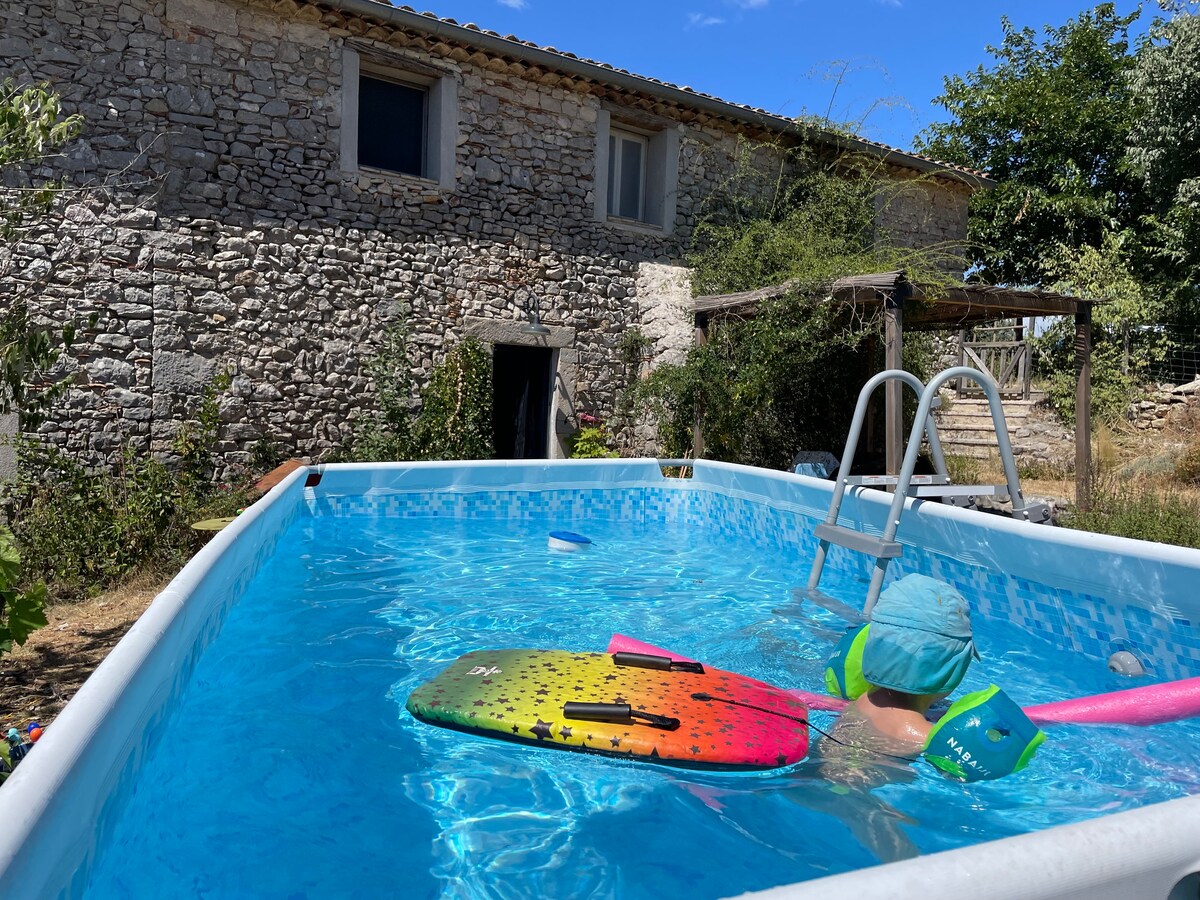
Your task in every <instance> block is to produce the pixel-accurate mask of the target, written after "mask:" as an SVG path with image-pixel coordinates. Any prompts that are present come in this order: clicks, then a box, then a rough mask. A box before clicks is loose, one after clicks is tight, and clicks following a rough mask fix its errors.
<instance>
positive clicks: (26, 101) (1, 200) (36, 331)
mask: <svg viewBox="0 0 1200 900" xmlns="http://www.w3.org/2000/svg"><path fill="white" fill-rule="evenodd" d="M81 124H82V120H81V118H80V117H79V116H64V115H63V111H62V104H61V102H60V101H59V98H58V95H57V94H55V93H54V92H52V91H51V90H50V89H49V88H48V87H46V86H44V85H34V86H21V85H18V84H17V83H15V82H13V81H11V80H5V81H0V243H8V242H11V241H12V240H14V239H15V238H17V237H18V236H19V235H20V234H21V232H22V231H23V230H24V229H25V228H27V227H29V225H30V224H31V223H32V222H34V221H36V219H37V218H38V217H39V216H41V215H44V214H45V213H46V212H48V211H49V209H50V207H51V205H52V204H53V202H54V198H55V196H56V195H57V194H58V192H59V190H60V189H61V188H62V183H61V182H60V181H56V180H53V179H48V178H43V177H39V174H38V173H39V170H40V169H41V168H42V167H44V166H46V165H47V164H48V163H49V162H50V161H51V160H52V158H53V156H54V155H55V154H56V153H57V152H58V150H59V149H60V148H61V147H62V146H63V145H64V144H66V143H67V142H68V141H70V140H72V139H73V138H74V137H75V136H76V135H77V134H78V133H79V129H80V127H81ZM8 300H9V302H8V303H7V304H6V306H7V308H6V309H5V310H3V311H2V312H0V413H7V412H10V411H11V410H12V409H13V408H14V407H15V408H16V409H17V410H18V411H19V412H20V414H21V417H22V420H21V423H20V428H21V430H26V429H30V428H33V427H35V426H36V425H37V424H38V422H39V421H40V419H41V415H42V413H43V411H44V409H45V408H46V407H47V406H48V405H49V403H50V402H51V401H53V399H54V398H55V396H57V394H58V393H61V391H62V390H63V389H65V388H63V387H57V386H55V385H54V384H53V382H52V379H51V378H50V377H49V372H50V369H51V368H52V367H53V365H54V363H55V362H56V361H57V359H58V356H59V352H60V349H61V348H62V347H65V346H69V345H70V343H71V340H72V339H73V338H74V334H75V329H74V326H68V327H67V328H66V329H64V331H63V333H62V335H61V341H60V338H59V336H58V335H55V334H53V333H52V332H50V331H48V330H46V329H44V328H39V327H37V326H36V325H35V324H34V322H33V321H32V318H31V316H30V310H29V302H28V298H27V297H25V296H21V295H18V296H10V297H9V298H8Z"/></svg>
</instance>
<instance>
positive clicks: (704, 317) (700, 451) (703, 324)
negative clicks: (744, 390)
mask: <svg viewBox="0 0 1200 900" xmlns="http://www.w3.org/2000/svg"><path fill="white" fill-rule="evenodd" d="M695 334H696V346H697V347H703V346H704V345H705V344H707V343H708V313H696V319H695ZM703 422H704V401H703V400H702V399H701V398H700V397H697V398H696V408H695V418H694V419H693V420H692V459H700V457H702V456H703V455H704V430H703Z"/></svg>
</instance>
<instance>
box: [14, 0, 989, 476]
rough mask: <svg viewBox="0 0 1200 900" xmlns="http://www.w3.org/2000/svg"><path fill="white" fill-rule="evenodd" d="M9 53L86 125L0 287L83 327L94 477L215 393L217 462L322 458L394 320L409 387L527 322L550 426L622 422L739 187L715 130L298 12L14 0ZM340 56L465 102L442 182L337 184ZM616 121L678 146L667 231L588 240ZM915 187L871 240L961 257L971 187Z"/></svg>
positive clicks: (55, 432) (729, 147)
mask: <svg viewBox="0 0 1200 900" xmlns="http://www.w3.org/2000/svg"><path fill="white" fill-rule="evenodd" d="M0 35H2V36H3V37H2V38H0V76H5V75H12V76H15V77H17V78H19V79H21V80H39V81H40V80H45V81H49V82H50V83H51V84H52V85H53V87H54V88H55V89H57V90H59V91H60V92H61V93H62V95H63V98H64V102H65V106H66V108H67V110H68V111H70V112H79V113H81V114H82V115H83V116H84V119H85V122H86V125H85V131H84V134H83V136H82V138H81V139H80V140H79V141H77V142H76V143H75V144H74V145H73V146H72V147H71V148H70V150H69V152H68V154H67V157H66V159H64V160H62V161H61V168H62V170H65V173H66V174H67V176H68V177H69V179H70V180H71V181H72V182H73V183H74V184H75V185H89V186H92V188H93V190H90V191H88V192H86V193H83V194H69V195H67V197H68V199H67V202H66V205H65V208H64V209H63V210H62V215H61V217H60V218H57V219H55V220H54V221H51V222H48V223H45V225H44V226H43V227H41V228H39V229H37V230H35V231H34V232H32V233H30V234H28V235H27V236H25V238H24V239H23V240H22V241H21V242H20V243H19V244H17V245H15V246H12V247H7V248H4V250H3V251H2V256H0V291H5V292H9V293H12V292H15V291H23V292H25V295H26V296H28V297H30V298H31V300H32V302H33V306H34V310H35V312H36V314H37V315H38V316H40V317H41V318H42V319H43V320H45V321H50V322H56V323H61V322H64V321H68V320H75V321H84V320H86V319H87V318H88V317H89V316H91V315H93V314H95V315H97V316H98V319H97V324H96V327H95V328H94V329H93V330H91V331H89V332H88V333H86V334H85V335H84V336H83V337H84V339H83V340H82V341H80V342H78V343H77V344H76V346H75V347H74V348H73V351H74V352H73V354H72V356H71V358H70V359H68V360H65V361H64V366H65V368H66V369H68V370H69V372H68V373H67V374H69V375H70V376H71V377H73V378H75V380H76V382H77V390H76V391H75V392H74V393H73V395H72V397H71V399H70V400H69V401H68V402H66V403H65V404H64V405H63V406H62V408H60V409H58V410H57V411H56V413H55V414H54V415H53V416H52V417H51V418H50V420H49V421H48V422H47V424H46V425H45V426H43V428H42V430H41V431H42V435H43V437H44V438H45V439H46V440H48V441H51V442H53V443H55V444H57V445H59V446H60V447H62V448H63V449H65V450H68V451H70V452H72V453H76V454H79V455H80V456H81V457H83V458H85V459H86V460H88V461H90V462H94V463H104V462H107V461H111V460H112V459H113V456H114V454H115V453H117V452H118V449H119V448H120V447H121V446H123V445H125V444H130V445H132V446H134V447H136V448H138V449H140V450H151V451H155V452H159V453H166V452H168V451H169V448H170V443H171V439H172V437H173V435H174V434H175V431H176V429H177V427H178V423H179V422H180V421H182V420H183V419H184V418H186V417H187V416H188V415H189V414H190V413H191V412H192V411H194V409H195V406H196V404H197V401H198V398H199V395H200V393H201V392H202V390H203V388H204V386H205V385H207V384H209V383H210V382H211V380H212V378H213V377H214V376H215V375H216V374H217V373H219V372H229V373H230V374H231V375H232V377H233V382H232V387H231V389H230V391H229V394H228V397H227V398H226V399H225V401H224V405H223V418H224V421H225V430H224V435H223V438H224V442H223V444H222V445H221V447H220V450H221V452H222V453H224V454H225V456H226V459H227V461H228V462H231V463H236V462H239V461H243V460H245V459H246V458H247V457H248V455H249V450H250V448H251V447H252V446H253V444H254V443H255V442H256V441H257V440H259V439H260V438H267V439H270V440H272V441H275V442H277V443H278V444H279V445H280V446H281V448H282V449H283V450H284V452H285V453H286V454H288V455H292V454H298V455H307V456H311V457H319V456H320V455H322V454H323V453H325V452H327V451H328V450H329V449H330V448H332V447H334V446H336V445H338V444H340V443H341V442H343V441H344V440H345V438H346V437H347V436H348V435H349V433H350V432H351V430H352V423H353V421H354V419H355V418H356V417H357V416H359V415H361V414H363V412H364V410H369V409H370V408H371V407H372V393H373V386H372V383H371V380H370V379H369V377H368V376H367V375H366V373H365V372H364V366H363V364H364V361H365V360H366V359H367V358H369V356H370V355H371V354H372V353H373V352H374V351H375V350H376V348H377V347H378V346H379V345H380V339H381V336H382V333H383V330H384V329H385V328H386V327H388V326H389V325H392V324H398V323H405V324H406V326H407V329H408V333H409V336H410V341H411V346H412V347H413V348H414V375H415V376H416V383H417V384H418V385H420V384H421V383H423V381H424V379H425V378H426V376H427V375H428V373H429V371H430V369H431V367H432V366H433V364H434V363H435V361H436V360H437V359H439V358H440V357H441V355H442V354H443V352H444V349H445V347H446V346H447V344H448V343H450V342H453V341H456V340H459V339H461V338H462V337H463V336H464V335H465V334H467V333H469V331H470V329H468V327H467V325H468V321H469V320H470V321H472V322H476V323H477V320H494V321H495V322H496V323H498V325H509V326H513V325H515V324H516V323H519V322H524V321H526V316H527V314H528V313H527V310H526V307H527V306H528V304H529V303H530V302H534V303H536V305H537V306H538V311H539V313H540V317H541V320H542V321H543V322H545V323H546V324H547V325H549V326H552V327H553V328H555V329H558V330H557V331H556V332H555V334H556V335H558V338H556V340H560V341H561V340H569V343H566V344H562V350H563V351H564V352H563V353H561V354H560V355H559V357H556V358H558V359H559V361H560V366H559V369H558V378H559V380H560V381H565V380H566V379H570V380H571V383H570V384H569V385H568V388H569V389H568V390H565V391H564V393H563V397H562V398H561V404H562V406H561V408H560V412H561V413H562V417H563V418H565V420H566V421H565V423H560V430H564V431H569V430H570V428H571V427H572V426H573V416H574V415H575V414H576V413H577V412H588V413H590V414H593V415H597V416H600V417H607V416H609V415H611V414H612V412H613V410H614V406H615V403H616V398H617V396H618V394H619V392H620V390H621V389H622V388H623V387H624V385H623V384H621V383H620V379H621V378H622V377H623V376H622V372H623V367H622V366H621V364H620V344H621V338H622V335H623V334H624V333H625V332H626V331H627V330H628V329H630V328H640V329H642V330H643V331H644V332H645V333H646V334H647V335H648V336H650V337H651V340H652V342H653V346H654V348H655V351H656V352H657V353H658V354H660V355H661V356H662V358H665V359H672V360H674V359H677V358H679V357H680V355H681V353H682V352H683V349H684V348H685V347H686V346H687V345H688V344H689V343H690V341H691V339H692V326H691V322H690V318H689V316H688V315H687V313H686V298H687V293H688V287H687V284H688V280H687V273H686V270H685V269H684V268H683V267H682V259H683V258H684V254H685V252H686V248H687V242H688V239H689V237H690V234H691V230H692V228H693V227H694V225H695V224H696V221H697V217H698V216H699V215H700V208H701V204H702V202H703V199H704V197H705V196H706V195H708V194H709V193H710V192H711V191H712V190H713V189H714V187H716V186H717V185H718V184H720V183H721V182H722V180H723V179H725V178H726V177H727V176H728V174H729V173H730V171H732V168H733V166H734V160H735V156H736V155H737V150H738V146H739V141H740V140H741V138H742V136H741V135H739V134H738V133H737V131H736V130H735V129H734V128H732V127H731V126H730V125H729V124H728V123H719V122H708V123H705V124H696V123H695V122H691V123H688V124H684V122H683V119H684V118H690V117H688V116H683V117H681V118H680V119H678V120H677V119H674V118H672V117H671V115H672V113H671V111H670V110H667V111H661V110H660V111H657V112H653V113H647V112H646V111H645V110H644V109H642V108H641V105H639V104H634V103H633V102H632V101H630V100H626V101H621V99H620V98H618V97H617V96H616V95H615V94H614V95H611V96H610V95H608V94H606V93H605V92H604V91H602V90H598V89H597V88H596V86H594V85H586V84H581V83H572V82H570V81H563V80H556V79H555V78H552V77H549V76H548V75H546V73H541V74H540V75H537V73H533V74H527V75H526V74H520V73H514V68H513V67H512V66H509V65H508V64H503V65H497V64H496V60H494V59H492V58H489V57H488V56H487V55H485V54H483V53H475V54H472V53H468V52H465V51H462V50H461V49H460V50H455V51H453V52H452V51H451V49H450V48H448V47H446V46H444V45H441V44H439V43H438V42H437V41H434V40H430V39H428V38H427V37H425V36H422V35H420V34H418V33H415V32H412V33H401V32H398V31H396V30H394V29H393V30H391V31H389V30H388V29H386V28H382V27H378V26H370V25H368V24H366V23H363V22H360V21H358V20H355V19H353V18H348V17H345V16H341V15H336V14H334V13H331V12H330V11H328V10H323V9H321V8H319V7H316V6H314V5H310V4H308V3H304V2H291V0H281V2H278V3H272V2H266V0H86V2H85V0H10V2H8V3H7V4H5V6H4V7H3V9H0ZM347 48H352V49H354V50H355V52H356V53H357V52H361V53H364V54H374V55H375V56H376V57H380V58H386V59H388V60H392V61H394V62H395V63H396V64H397V65H399V66H402V67H413V68H414V71H421V72H434V73H435V74H437V73H440V76H441V77H444V78H447V79H450V80H452V81H453V83H454V85H455V86H456V92H457V94H456V101H455V102H456V106H455V110H456V121H455V123H454V127H453V130H452V132H451V137H452V140H451V141H450V142H449V143H450V149H451V153H452V156H453V159H452V161H450V163H449V169H448V170H447V171H448V172H449V174H448V175H443V176H441V177H440V178H438V179H427V178H416V177H410V176H404V175H393V174H387V173H381V172H367V171H361V170H354V171H348V167H347V165H346V160H345V159H344V158H343V147H344V144H343V141H342V135H341V133H340V131H341V124H342V120H343V116H344V113H345V110H344V109H343V101H344V99H345V97H346V92H347V85H346V84H345V83H344V80H343V70H344V67H345V65H346V60H347V59H348V58H350V57H348V56H347ZM535 76H537V77H535ZM635 99H636V98H635ZM622 102H626V103H629V104H630V105H629V107H628V108H625V107H623V106H622V105H621V104H622ZM605 117H617V118H621V117H626V118H628V119H629V120H630V121H631V122H635V123H640V124H642V125H644V126H645V127H653V128H660V129H673V130H674V131H675V132H677V133H678V137H679V167H678V168H679V171H678V190H677V196H676V197H675V198H674V199H675V217H674V219H673V221H672V222H670V223H669V227H664V228H658V229H654V228H648V227H644V226H636V225H631V224H626V223H620V222H615V221H611V220H609V221H606V220H597V217H596V216H595V207H596V191H597V174H598V173H597V163H596V160H597V137H596V135H597V127H598V124H597V123H598V122H599V121H601V120H602V119H604V118H605ZM349 168H353V167H349ZM447 185H448V186H447ZM97 186H99V189H98V190H97V189H95V188H96V187H97ZM904 193H905V197H906V200H905V201H904V203H902V204H896V205H895V206H894V207H889V208H887V209H884V210H882V211H881V222H880V227H881V228H882V229H888V230H891V231H893V232H895V233H896V234H897V235H898V237H899V238H900V239H901V240H902V242H903V243H906V244H909V245H930V244H935V243H937V244H941V243H942V242H944V241H946V240H961V239H962V238H963V237H964V234H965V210H966V201H967V193H968V192H967V189H966V188H965V187H963V186H961V185H952V184H949V183H943V182H939V181H934V180H931V179H928V178H925V179H921V180H919V181H918V180H914V181H913V188H912V190H908V191H905V192H904ZM472 327H473V328H474V332H475V333H480V331H479V328H478V325H477V324H476V325H475V326H472ZM501 330H502V331H503V329H501ZM509 330H512V329H511V328H510V329H509ZM482 333H485V334H486V333H487V329H484V330H483V332H482ZM505 333H507V332H505ZM564 336H567V337H564ZM567 351H569V352H567ZM636 433H637V435H638V440H639V441H640V442H642V444H643V445H652V441H653V431H652V429H645V428H642V429H638V430H637V432H636ZM635 449H637V448H635ZM555 452H561V446H559V447H557V448H556V451H555Z"/></svg>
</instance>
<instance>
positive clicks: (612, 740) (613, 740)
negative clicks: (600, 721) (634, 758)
mask: <svg viewBox="0 0 1200 900" xmlns="http://www.w3.org/2000/svg"><path fill="white" fill-rule="evenodd" d="M609 743H611V744H612V745H613V746H614V747H620V746H621V739H620V738H619V737H615V738H609Z"/></svg>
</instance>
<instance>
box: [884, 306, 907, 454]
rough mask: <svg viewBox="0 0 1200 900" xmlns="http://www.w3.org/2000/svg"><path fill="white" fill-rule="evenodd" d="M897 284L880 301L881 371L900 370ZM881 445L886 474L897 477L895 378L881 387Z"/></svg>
mask: <svg viewBox="0 0 1200 900" xmlns="http://www.w3.org/2000/svg"><path fill="white" fill-rule="evenodd" d="M905 295H906V292H905V291H904V290H902V286H901V285H900V284H897V285H896V289H895V290H893V291H889V292H888V293H887V294H885V295H884V298H883V341H884V345H883V367H884V368H885V369H903V368H904V298H905ZM883 390H884V406H885V410H884V423H885V426H886V427H885V431H884V441H885V442H886V444H887V474H888V475H898V474H899V473H900V461H901V460H902V459H904V384H903V383H902V382H901V381H900V380H899V379H898V378H892V379H890V380H889V381H888V382H887V383H886V384H885V385H884V388H883Z"/></svg>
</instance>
